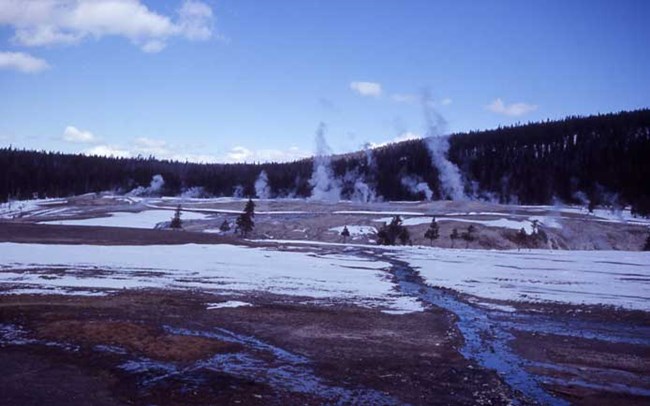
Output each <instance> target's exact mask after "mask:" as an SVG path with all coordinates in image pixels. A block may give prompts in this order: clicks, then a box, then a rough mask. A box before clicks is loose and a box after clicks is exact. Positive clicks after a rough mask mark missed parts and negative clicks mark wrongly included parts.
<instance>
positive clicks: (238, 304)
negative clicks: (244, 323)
mask: <svg viewBox="0 0 650 406" xmlns="http://www.w3.org/2000/svg"><path fill="white" fill-rule="evenodd" d="M206 306H207V307H206V308H207V309H208V310H214V309H225V308H235V307H248V306H252V304H250V303H247V302H240V301H238V300H228V301H227V302H220V303H208V304H207V305H206Z"/></svg>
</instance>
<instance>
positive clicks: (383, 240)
mask: <svg viewBox="0 0 650 406" xmlns="http://www.w3.org/2000/svg"><path fill="white" fill-rule="evenodd" d="M397 240H399V241H400V243H402V244H410V242H411V237H410V235H409V232H408V229H407V228H406V227H404V226H403V225H402V219H401V217H400V216H395V217H393V219H392V220H391V222H390V224H386V223H384V225H383V226H382V227H381V228H380V229H379V231H378V232H377V244H379V245H395V243H396V242H397Z"/></svg>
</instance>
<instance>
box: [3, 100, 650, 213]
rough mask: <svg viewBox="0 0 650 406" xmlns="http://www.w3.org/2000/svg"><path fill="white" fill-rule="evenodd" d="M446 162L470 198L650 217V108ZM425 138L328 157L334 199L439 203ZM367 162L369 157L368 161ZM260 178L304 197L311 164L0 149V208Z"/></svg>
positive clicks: (510, 134) (486, 144)
mask: <svg viewBox="0 0 650 406" xmlns="http://www.w3.org/2000/svg"><path fill="white" fill-rule="evenodd" d="M449 143H450V149H449V153H448V156H449V159H450V161H451V162H453V163H454V164H456V165H457V166H458V167H459V168H460V171H461V174H462V177H463V181H464V185H465V193H466V194H467V195H468V196H469V197H470V198H481V199H491V200H495V201H500V202H504V203H506V202H519V203H522V204H548V203H551V202H553V201H562V202H567V203H584V202H586V201H590V202H592V204H609V203H616V204H620V205H627V204H630V205H632V206H633V208H634V209H635V210H636V211H637V212H639V213H641V214H645V215H648V214H650V110H649V109H644V110H638V111H633V112H621V113H615V114H606V115H598V116H590V117H568V118H566V119H564V120H560V121H547V122H542V123H534V124H526V125H521V126H514V127H506V128H499V129H495V130H488V131H477V132H470V133H462V134H454V135H452V136H450V138H449ZM426 145H427V143H426V141H425V140H415V141H407V142H402V143H398V144H391V145H388V146H385V147H382V148H378V149H374V150H372V151H371V154H368V153H367V152H365V153H364V152H363V151H362V152H359V153H353V154H346V155H341V156H336V157H334V158H333V161H332V168H333V171H334V173H335V176H336V177H337V178H338V179H339V182H340V183H341V185H342V198H349V197H351V196H352V194H353V193H354V188H355V183H357V182H358V181H359V180H361V181H363V182H364V183H365V184H367V185H369V186H370V187H371V188H374V189H375V191H376V194H377V195H378V196H381V198H383V199H385V200H412V199H421V198H423V196H424V195H423V194H422V193H419V192H417V191H413V190H412V188H411V189H409V188H408V187H405V185H404V182H403V179H404V178H409V179H416V180H417V181H418V182H424V183H426V184H427V185H428V186H429V188H430V189H431V191H432V192H433V198H434V199H439V198H441V197H442V194H441V192H440V190H441V188H440V182H439V176H438V171H437V170H436V168H435V167H434V165H432V161H431V158H430V153H429V150H428V149H427V146H426ZM369 158H372V159H369ZM262 170H264V171H266V173H267V175H268V186H269V187H270V192H271V195H272V196H278V197H282V196H297V197H307V196H309V195H310V193H311V186H310V184H309V179H310V177H311V174H312V170H313V162H312V160H311V159H305V160H301V161H296V162H290V163H268V164H195V163H182V162H169V161H160V160H156V159H153V158H148V159H147V158H129V159H127V158H105V157H89V156H84V155H70V154H61V153H50V152H36V151H24V150H17V149H13V148H3V149H0V200H2V201H6V200H8V199H26V198H32V197H33V196H34V195H35V194H37V195H38V196H39V197H46V196H47V197H62V196H69V195H75V194H83V193H87V192H99V191H106V190H115V191H121V192H128V191H130V190H132V189H134V188H135V187H138V186H147V185H148V184H149V182H150V181H151V179H152V177H153V176H154V175H156V174H160V175H162V177H163V178H164V181H165V184H164V188H163V190H162V193H164V194H166V195H171V194H179V193H181V192H183V191H184V190H187V189H188V188H192V187H202V188H203V190H204V192H205V193H206V194H208V195H214V196H223V195H227V196H230V195H232V194H233V193H234V192H235V191H238V192H240V193H242V194H243V195H244V196H248V195H251V196H254V195H255V187H254V183H255V180H256V179H257V178H258V176H259V174H260V172H261V171H262Z"/></svg>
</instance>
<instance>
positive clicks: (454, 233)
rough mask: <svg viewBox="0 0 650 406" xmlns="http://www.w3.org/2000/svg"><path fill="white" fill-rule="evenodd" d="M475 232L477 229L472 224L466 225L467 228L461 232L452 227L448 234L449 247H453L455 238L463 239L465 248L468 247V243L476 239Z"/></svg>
mask: <svg viewBox="0 0 650 406" xmlns="http://www.w3.org/2000/svg"><path fill="white" fill-rule="evenodd" d="M477 233H478V231H477V230H476V227H474V226H473V225H470V226H469V227H467V230H465V231H463V232H462V233H460V232H458V229H457V228H454V229H453V230H451V234H450V235H449V238H450V239H451V247H452V248H455V247H456V240H461V239H462V240H463V241H465V248H469V244H470V243H471V242H474V241H476V240H477V239H478V236H477Z"/></svg>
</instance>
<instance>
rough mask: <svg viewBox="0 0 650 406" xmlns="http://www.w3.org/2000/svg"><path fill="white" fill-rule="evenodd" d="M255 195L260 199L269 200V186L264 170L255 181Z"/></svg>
mask: <svg viewBox="0 0 650 406" xmlns="http://www.w3.org/2000/svg"><path fill="white" fill-rule="evenodd" d="M255 194H256V195H257V197H258V198H260V199H269V198H270V197H271V187H270V186H269V177H268V175H267V174H266V171H265V170H262V172H260V174H259V175H258V176H257V180H256V181H255Z"/></svg>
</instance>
